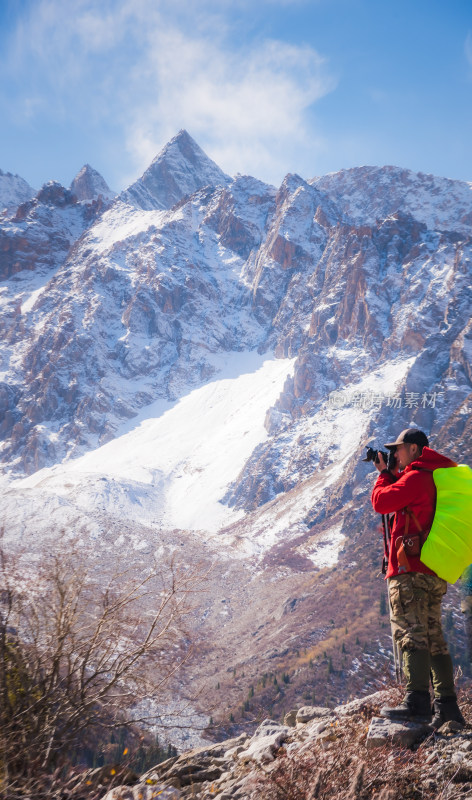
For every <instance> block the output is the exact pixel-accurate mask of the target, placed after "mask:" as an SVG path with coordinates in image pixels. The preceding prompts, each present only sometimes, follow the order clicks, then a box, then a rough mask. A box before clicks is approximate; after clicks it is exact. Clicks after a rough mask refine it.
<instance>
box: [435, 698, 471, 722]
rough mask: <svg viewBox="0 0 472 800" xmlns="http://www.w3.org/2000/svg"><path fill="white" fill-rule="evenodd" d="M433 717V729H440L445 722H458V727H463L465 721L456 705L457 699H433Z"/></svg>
mask: <svg viewBox="0 0 472 800" xmlns="http://www.w3.org/2000/svg"><path fill="white" fill-rule="evenodd" d="M433 711H434V717H433V721H432V723H431V724H432V726H433V728H440V727H441V725H444V723H445V722H450V721H454V722H459V723H460V725H465V724H466V722H465V719H464V717H463V716H462V714H461V710H460V708H459V706H458V705H457V697H456V696H455V695H452V696H451V697H435V698H434V703H433Z"/></svg>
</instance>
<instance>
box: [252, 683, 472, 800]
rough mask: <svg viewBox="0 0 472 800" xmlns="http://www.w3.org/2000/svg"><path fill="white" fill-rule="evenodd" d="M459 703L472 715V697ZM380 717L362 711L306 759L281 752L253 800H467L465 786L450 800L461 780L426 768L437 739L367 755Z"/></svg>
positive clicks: (263, 771)
mask: <svg viewBox="0 0 472 800" xmlns="http://www.w3.org/2000/svg"><path fill="white" fill-rule="evenodd" d="M400 695H401V691H400V690H399V689H397V688H395V689H392V690H391V699H390V701H389V702H392V703H396V702H397V701H398V699H399V696H400ZM459 700H460V703H461V705H462V708H463V710H464V711H465V714H466V716H470V715H469V713H468V710H469V708H470V710H471V712H472V696H471V695H470V693H469V692H465V690H464V691H462V692H461V693H460V695H459ZM377 713H378V708H371V709H368V710H367V709H362V710H361V711H360V712H359V713H357V714H355V715H353V716H352V717H349V718H347V719H343V720H341V721H340V722H339V724H338V725H337V726H335V731H336V736H337V738H336V740H335V741H333V742H330V743H329V744H326V743H321V742H317V741H316V740H314V741H313V744H312V746H311V748H310V749H309V750H307V751H305V752H304V753H302V754H301V755H299V754H298V753H297V752H290V753H286V751H285V749H284V748H282V749H281V750H280V751H279V754H278V756H277V759H276V762H274V763H273V764H271V765H270V767H269V768H262V767H261V768H260V771H259V775H258V777H257V779H255V784H254V787H253V793H252V795H251V800H256V798H257V800H318V798H319V799H320V800H374V798H375V800H443V799H445V798H446V797H448V798H449V797H459V796H463V794H462V790H461V789H460V787H457V788H452V795H451V786H452V784H453V783H454V781H455V780H456V781H457V780H458V776H457V775H454V776H452V777H451V776H449V777H447V776H446V775H445V776H444V778H443V779H442V780H441V781H439V782H438V781H437V779H436V776H435V774H434V767H429V766H428V765H425V756H426V754H427V752H428V748H429V747H430V745H431V744H432V742H433V739H434V736H433V735H431V736H430V737H428V738H427V739H426V740H425V741H424V742H422V743H421V744H420V745H419V747H418V748H417V749H416V750H414V751H413V750H410V749H407V748H398V747H396V748H395V747H390V746H386V747H379V748H373V749H369V750H367V747H366V736H367V729H368V725H369V720H370V718H371V717H372V716H375V715H376V714H377ZM428 779H430V780H429V782H428ZM431 779H433V780H431ZM433 781H434V782H433Z"/></svg>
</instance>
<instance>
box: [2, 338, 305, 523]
mask: <svg viewBox="0 0 472 800" xmlns="http://www.w3.org/2000/svg"><path fill="white" fill-rule="evenodd" d="M221 362H222V363H221V366H222V368H223V369H222V373H221V375H220V376H219V377H218V379H216V380H214V381H211V382H210V383H208V384H206V385H204V386H202V387H200V388H198V389H195V390H194V391H192V392H190V394H188V395H187V396H185V397H183V398H182V399H181V400H180V401H178V402H177V403H175V404H170V403H166V402H165V401H162V400H161V401H157V402H156V403H155V404H153V405H151V406H148V407H147V408H146V409H145V410H144V411H143V413H142V414H141V421H140V422H139V423H138V424H137V423H136V422H135V421H133V424H134V427H133V428H132V429H131V430H129V431H128V432H125V433H123V434H122V435H121V436H118V437H117V438H116V439H114V440H113V441H111V442H109V443H108V444H106V445H104V446H103V447H100V448H98V449H97V450H93V451H91V452H89V453H87V454H86V455H85V456H82V457H81V458H77V459H74V460H71V461H69V462H66V463H64V464H61V465H58V466H56V467H53V468H51V469H43V470H40V471H39V472H36V473H35V474H34V475H32V476H31V477H29V478H26V479H24V480H20V481H15V482H14V483H13V484H12V486H13V487H14V488H16V489H19V490H21V489H28V488H30V489H36V490H40V492H41V493H47V494H55V495H63V496H66V497H68V498H70V499H71V500H73V501H74V503H75V504H77V505H79V506H80V507H82V508H84V510H87V511H90V512H93V510H94V508H100V509H104V508H105V509H106V510H107V511H109V512H111V513H113V514H123V515H124V516H126V517H127V518H131V519H135V520H139V521H141V522H147V523H153V524H159V525H161V526H163V527H167V528H174V527H177V528H185V529H190V530H206V531H208V532H211V531H217V530H218V529H219V528H221V527H223V526H224V525H225V524H227V523H229V522H232V521H235V520H236V519H238V518H240V517H241V516H243V511H235V510H232V509H230V508H228V507H227V506H224V505H222V504H221V502H220V501H221V499H222V497H223V496H224V494H225V492H226V490H227V487H228V485H229V484H230V482H231V481H234V480H235V479H236V478H237V476H238V473H239V472H240V470H241V469H242V468H243V466H244V464H245V462H246V461H247V459H248V458H249V457H250V455H251V453H252V452H253V450H254V449H255V447H256V446H257V445H258V444H260V443H261V442H263V441H265V440H266V439H267V438H268V436H267V432H266V430H265V428H264V420H265V415H266V412H267V410H268V409H269V408H270V406H271V405H273V404H274V403H275V401H276V399H277V397H278V396H279V394H280V392H281V391H282V389H283V386H284V383H285V380H286V378H287V376H288V375H290V374H291V373H292V371H293V364H294V360H291V359H278V360H272V359H268V358H267V356H260V355H258V354H257V353H255V352H252V353H251V352H245V353H233V354H227V355H226V356H225V357H222V358H221Z"/></svg>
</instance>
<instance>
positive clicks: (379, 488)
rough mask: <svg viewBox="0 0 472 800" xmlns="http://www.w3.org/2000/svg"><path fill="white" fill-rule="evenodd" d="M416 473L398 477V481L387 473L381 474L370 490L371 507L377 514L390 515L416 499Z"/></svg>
mask: <svg viewBox="0 0 472 800" xmlns="http://www.w3.org/2000/svg"><path fill="white" fill-rule="evenodd" d="M419 480H421V478H420V475H419V473H418V472H413V471H412V472H408V473H407V474H406V475H400V477H399V478H398V480H395V477H394V476H393V475H391V474H390V473H389V472H381V473H380V475H379V477H378V478H377V481H376V483H375V486H374V488H373V490H372V498H371V499H372V505H373V507H374V511H377V512H378V513H379V514H392V513H393V512H394V511H399V510H400V509H401V508H405V506H407V505H409V504H410V503H412V502H413V501H414V500H415V499H416V498H417V497H418V481H419Z"/></svg>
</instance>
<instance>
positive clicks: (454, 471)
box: [420, 464, 472, 583]
mask: <svg viewBox="0 0 472 800" xmlns="http://www.w3.org/2000/svg"><path fill="white" fill-rule="evenodd" d="M433 480H434V483H435V485H436V491H437V498H436V511H435V514H434V520H433V524H432V527H431V530H430V532H429V534H428V538H427V539H426V541H425V543H424V544H423V547H422V548H421V556H420V558H421V561H422V562H423V564H426V566H427V567H429V568H430V569H432V570H434V572H435V573H436V574H437V575H439V577H440V578H443V579H444V580H446V581H449V583H455V582H456V581H457V580H458V579H459V578H460V576H461V575H462V573H463V572H464V570H465V569H466V568H467V567H468V566H469V564H472V469H471V468H470V467H468V466H466V464H459V466H457V467H442V468H439V469H435V470H434V471H433Z"/></svg>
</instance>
